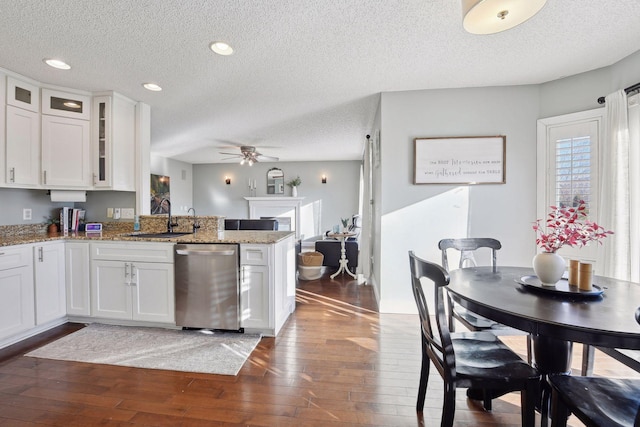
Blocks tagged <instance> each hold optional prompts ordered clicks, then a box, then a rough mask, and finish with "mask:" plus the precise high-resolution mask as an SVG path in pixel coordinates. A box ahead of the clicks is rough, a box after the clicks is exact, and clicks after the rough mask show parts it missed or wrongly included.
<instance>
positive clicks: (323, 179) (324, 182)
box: [322, 175, 327, 184]
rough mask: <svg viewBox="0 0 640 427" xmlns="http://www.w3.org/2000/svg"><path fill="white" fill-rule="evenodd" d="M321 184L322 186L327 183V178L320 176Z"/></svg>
mask: <svg viewBox="0 0 640 427" xmlns="http://www.w3.org/2000/svg"><path fill="white" fill-rule="evenodd" d="M322 183H323V184H326V183H327V176H326V175H322Z"/></svg>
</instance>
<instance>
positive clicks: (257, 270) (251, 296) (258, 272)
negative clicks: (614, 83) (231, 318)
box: [240, 265, 273, 330]
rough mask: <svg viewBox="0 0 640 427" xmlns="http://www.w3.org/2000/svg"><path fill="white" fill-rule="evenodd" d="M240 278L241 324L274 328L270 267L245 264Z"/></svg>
mask: <svg viewBox="0 0 640 427" xmlns="http://www.w3.org/2000/svg"><path fill="white" fill-rule="evenodd" d="M240 279H241V281H242V283H241V284H240V308H241V315H240V326H241V327H243V328H256V329H263V330H265V329H266V330H269V329H272V328H273V326H272V321H271V318H272V316H271V307H270V300H271V298H270V293H271V292H270V289H269V268H268V267H267V266H262V265H243V266H242V267H241V276H240Z"/></svg>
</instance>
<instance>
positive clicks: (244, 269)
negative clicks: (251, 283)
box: [240, 265, 247, 284]
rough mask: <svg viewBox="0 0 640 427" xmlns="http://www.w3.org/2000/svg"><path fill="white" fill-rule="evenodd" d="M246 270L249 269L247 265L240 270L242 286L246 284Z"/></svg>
mask: <svg viewBox="0 0 640 427" xmlns="http://www.w3.org/2000/svg"><path fill="white" fill-rule="evenodd" d="M246 268H247V266H246V265H243V266H242V267H241V268H240V272H241V277H242V278H241V279H240V281H241V283H242V284H244V282H245V277H244V275H245V271H246Z"/></svg>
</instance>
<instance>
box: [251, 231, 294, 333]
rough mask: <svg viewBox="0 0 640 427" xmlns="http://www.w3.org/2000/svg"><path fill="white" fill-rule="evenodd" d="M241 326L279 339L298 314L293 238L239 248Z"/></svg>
mask: <svg viewBox="0 0 640 427" xmlns="http://www.w3.org/2000/svg"><path fill="white" fill-rule="evenodd" d="M240 281H241V283H240V307H241V320H240V326H241V327H243V328H245V329H246V330H248V331H254V330H257V331H259V332H261V333H263V334H265V335H271V336H276V335H277V334H278V332H279V331H280V329H281V328H282V326H283V325H284V323H285V322H286V320H287V318H288V317H289V315H290V314H291V313H292V312H293V311H294V310H295V249H294V238H293V236H291V237H289V238H287V239H284V240H281V241H280V242H277V243H274V244H271V245H262V244H242V245H240Z"/></svg>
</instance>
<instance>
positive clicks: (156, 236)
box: [129, 232, 193, 239]
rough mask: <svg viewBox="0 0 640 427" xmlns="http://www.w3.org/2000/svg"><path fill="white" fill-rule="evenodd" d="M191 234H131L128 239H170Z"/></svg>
mask: <svg viewBox="0 0 640 427" xmlns="http://www.w3.org/2000/svg"><path fill="white" fill-rule="evenodd" d="M187 234H193V233H168V232H164V233H131V234H129V237H140V238H141V239H170V238H172V237H180V236H184V235H187Z"/></svg>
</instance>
